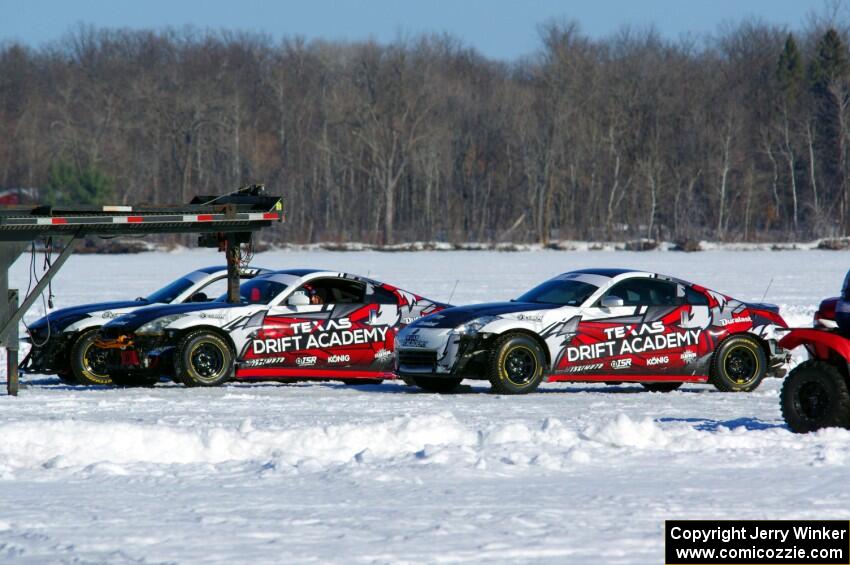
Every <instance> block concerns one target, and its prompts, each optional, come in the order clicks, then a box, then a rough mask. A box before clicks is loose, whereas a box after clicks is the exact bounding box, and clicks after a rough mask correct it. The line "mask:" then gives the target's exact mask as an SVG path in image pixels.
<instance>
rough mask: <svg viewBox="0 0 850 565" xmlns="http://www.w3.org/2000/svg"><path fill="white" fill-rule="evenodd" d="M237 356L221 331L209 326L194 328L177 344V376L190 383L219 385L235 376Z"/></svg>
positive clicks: (193, 384)
mask: <svg viewBox="0 0 850 565" xmlns="http://www.w3.org/2000/svg"><path fill="white" fill-rule="evenodd" d="M233 357H234V356H233V350H232V349H231V348H230V344H229V343H227V341H225V339H224V338H223V337H222V336H221V335H219V334H217V333H214V332H211V331H209V330H198V331H195V332H192V333H190V334H188V335H187V336H186V337H184V338H183V339H182V340H180V343H179V345H178V346H177V352H176V354H175V371H176V373H177V378H178V379H179V380H180V381H181V382H182V383H183V384H185V385H186V386H218V385H220V384H222V383H224V382H226V381H228V380H230V379H231V378H233V370H234V363H233Z"/></svg>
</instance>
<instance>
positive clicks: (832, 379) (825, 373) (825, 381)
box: [780, 360, 850, 434]
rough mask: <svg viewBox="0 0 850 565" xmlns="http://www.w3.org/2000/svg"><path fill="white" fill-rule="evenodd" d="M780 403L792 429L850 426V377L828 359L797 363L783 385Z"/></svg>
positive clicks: (807, 429)
mask: <svg viewBox="0 0 850 565" xmlns="http://www.w3.org/2000/svg"><path fill="white" fill-rule="evenodd" d="M780 404H781V406H782V417H783V418H785V423H786V424H788V427H789V428H791V431H792V432H795V433H798V434H802V433H806V432H812V431H814V430H819V429H821V428H833V427H834V428H850V392H848V389H847V379H846V378H845V377H844V375H842V374H841V371H839V370H838V368H837V367H835V366H834V365H830V364H829V363H827V362H825V361H817V360H810V361H806V362H804V363H800V364H799V365H797V366H796V367H795V368H794V370H793V371H791V374H789V375H788V377H787V378H786V379H785V382H784V383H783V384H782V394H781V395H780Z"/></svg>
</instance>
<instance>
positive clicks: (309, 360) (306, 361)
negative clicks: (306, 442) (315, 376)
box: [295, 355, 317, 367]
mask: <svg viewBox="0 0 850 565" xmlns="http://www.w3.org/2000/svg"><path fill="white" fill-rule="evenodd" d="M316 359H317V358H316V356H315V355H311V356H310V357H299V358H297V359H296V360H295V364H296V365H298V366H299V367H312V366H313V365H315V364H316Z"/></svg>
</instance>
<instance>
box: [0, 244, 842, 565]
mask: <svg viewBox="0 0 850 565" xmlns="http://www.w3.org/2000/svg"><path fill="white" fill-rule="evenodd" d="M27 259H28V258H25V259H22V260H21V261H19V263H18V264H17V265H16V266H15V270H14V276H13V279H14V280H13V283H14V285H16V286H17V287H19V288H21V289H22V290H23V289H25V288H26V286H27V268H28V266H29V263H28V260H27ZM220 260H221V255H220V254H218V253H214V252H211V251H197V250H196V251H185V252H179V253H151V254H143V255H134V256H76V257H73V256H72V258H71V259H69V261H68V263H67V264H66V266H65V268H64V269H63V270H62V271H61V273H60V274H59V276H58V277H57V278H56V282H55V285H54V288H55V292H56V295H57V298H56V306H57V307H62V306H69V305H73V304H77V303H81V302H86V301H99V300H106V299H112V298H124V297H128V296H130V297H135V296H138V295H143V294H146V293H148V292H150V291H151V290H153V289H155V288H156V287H158V286H159V285H161V284H163V283H165V282H167V281H169V280H171V279H173V278H175V277H177V276H179V275H181V274H183V273H185V272H187V271H189V270H191V269H193V268H195V267H199V266H204V265H209V264H213V263H216V262H218V261H220ZM254 264H255V265H259V266H265V267H271V268H287V267H326V268H329V269H334V270H344V271H349V272H355V273H360V274H364V275H365V274H368V275H370V276H372V277H374V278H377V279H380V280H384V281H387V282H391V283H393V284H396V285H398V286H401V287H402V288H407V289H410V290H413V291H416V292H418V293H420V294H423V295H425V296H428V297H431V298H436V299H440V300H447V299H448V298H449V295H450V294H451V291H452V288H453V286H454V285H455V281H459V284H458V285H457V290H456V292H455V293H454V297H453V298H452V302H453V303H456V304H462V303H470V302H481V301H489V300H497V299H507V298H511V297H514V296H516V295H518V294H519V293H520V291H522V290H524V289H527V288H529V287H530V286H532V285H533V284H535V283H537V282H539V281H542V280H543V279H545V278H547V277H550V276H552V275H555V274H557V273H560V272H563V271H567V270H570V269H575V268H583V267H633V268H638V269H646V270H651V271H658V272H663V273H667V274H671V275H675V276H679V277H681V278H685V279H688V280H692V281H696V282H699V283H701V284H704V285H706V286H708V287H710V288H713V289H716V290H719V291H721V292H725V293H727V294H730V295H732V296H735V297H736V298H741V299H745V300H761V299H762V296H763V295H764V293H765V290H766V288H767V285H768V282H769V281H770V279H771V278H773V283H772V285H771V287H770V289H769V292H768V294H767V299H766V300H767V301H769V302H774V303H777V304H780V305H781V307H782V312H783V314H784V315H785V316H786V319H787V320H788V321H789V322H790V323H791V324H792V325H806V324H809V323H810V320H811V316H812V313H813V312H814V309H815V307H816V305H817V303H818V302H819V300H820V299H821V298H824V297H826V296H830V295H833V294H835V293H836V292H837V290H838V289H839V287H840V285H841V282H842V279H843V275H844V272H845V271H846V270H847V268H848V267H850V254H848V253H844V252H819V251H784V252H770V251H753V252H733V251H712V252H703V253H696V254H680V253H662V252H648V253H626V252H580V253H571V252H557V251H540V252H528V253H498V252H450V253H441V252H419V253H378V252H357V253H332V252H274V253H265V254H258V255H257V257H256V258H255V260H254ZM40 314H41V306H36V307H35V308H34V309H33V312H32V313H31V314H30V315H29V317H28V318H29V319H34V318H35V317H37V316H39V315H40ZM25 383H26V384H27V386H26V388H25V389H23V390H22V391H21V394H20V396H19V397H18V398H9V397H6V396H0V560H7V559H8V560H13V561H14V560H17V561H19V562H22V563H42V562H64V563H70V562H75V563H102V562H109V563H130V562H133V563H136V562H144V563H175V562H177V563H187V562H201V561H203V562H215V563H234V562H254V563H315V562H331V563H398V562H401V563H419V562H441V563H442V562H446V563H463V562H475V561H487V562H504V563H522V562H551V563H660V562H662V560H663V557H662V551H663V549H662V548H663V539H662V531H663V521H664V520H665V519H669V518H753V519H758V518H792V517H807V518H836V519H847V518H848V514H847V512H848V508H850V488H848V482H847V481H848V479H847V477H848V468H850V432H847V431H844V430H828V431H824V432H820V433H817V434H811V435H807V436H796V435H793V434H791V433H790V432H789V431H787V429H786V428H785V427H784V425H783V422H782V420H781V416H780V413H779V398H778V394H779V385H780V383H779V382H778V381H776V380H769V381H766V382H765V384H763V385H762V387H761V388H760V389H759V390H758V391H756V392H755V393H753V394H723V393H719V392H716V391H714V390H713V389H712V388H710V387H707V386H687V387H684V388H683V389H681V390H680V391H677V392H674V393H671V394H651V393H646V392H643V391H642V389H641V388H640V387H638V386H625V385H624V386H618V387H605V386H595V385H591V386H585V385H564V384H558V385H545V386H544V387H543V388H542V391H541V392H540V393H537V394H533V395H529V396H523V397H503V396H495V395H491V394H488V393H486V390H487V387H486V386H485V383H476V382H473V383H471V386H470V387H466V388H465V389H464V390H463V391H462V392H461V393H459V394H455V395H444V396H435V395H429V394H424V393H418V392H415V391H413V390H411V389H408V388H407V387H404V386H402V385H399V384H394V383H390V384H384V385H380V386H359V387H350V386H344V385H342V384H336V383H328V382H318V383H312V384H311V383H297V384H276V383H270V384H234V385H231V386H227V387H224V388H220V389H203V390H198V389H192V390H190V389H185V388H182V387H178V386H174V385H166V384H160V385H159V386H157V387H156V388H155V389H136V390H116V389H111V388H73V387H67V386H64V385H62V384H60V383H59V381H58V380H57V379H55V378H51V377H31V378H29V379H27V380H26V381H25Z"/></svg>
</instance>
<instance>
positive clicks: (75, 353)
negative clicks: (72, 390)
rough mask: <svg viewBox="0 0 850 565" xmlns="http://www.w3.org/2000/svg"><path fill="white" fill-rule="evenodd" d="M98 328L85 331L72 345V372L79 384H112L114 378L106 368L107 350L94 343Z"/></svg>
mask: <svg viewBox="0 0 850 565" xmlns="http://www.w3.org/2000/svg"><path fill="white" fill-rule="evenodd" d="M98 329H99V328H94V329H91V330H86V331H84V332H83V333H81V334H80V336H79V337H78V338H77V340H76V341H75V342H74V345H73V346H71V372H72V373H73V375H74V380H75V381H76V382H77V384H81V385H109V384H112V379H111V378H110V377H109V372H108V371H107V370H106V355H107V352H106V350H104V349H100V348H99V347H97V346H96V345H95V344H94V340H95V338H96V337H97V331H98ZM59 378H60V379H61V378H62V377H61V376H60V377H59Z"/></svg>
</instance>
